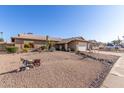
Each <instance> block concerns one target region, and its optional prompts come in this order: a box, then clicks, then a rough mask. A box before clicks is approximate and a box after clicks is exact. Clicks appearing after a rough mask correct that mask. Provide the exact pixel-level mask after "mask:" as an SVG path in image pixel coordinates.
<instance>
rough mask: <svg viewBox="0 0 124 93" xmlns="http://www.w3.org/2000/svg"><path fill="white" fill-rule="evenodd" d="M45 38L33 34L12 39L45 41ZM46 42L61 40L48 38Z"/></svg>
mask: <svg viewBox="0 0 124 93" xmlns="http://www.w3.org/2000/svg"><path fill="white" fill-rule="evenodd" d="M46 37H47V36H40V35H33V34H19V35H18V36H15V37H12V38H17V39H33V40H46ZM48 40H52V41H61V40H62V39H61V38H55V37H48Z"/></svg>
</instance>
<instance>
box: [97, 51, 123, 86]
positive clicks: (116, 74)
mask: <svg viewBox="0 0 124 93" xmlns="http://www.w3.org/2000/svg"><path fill="white" fill-rule="evenodd" d="M99 53H102V54H110V55H118V56H121V57H120V58H119V59H118V61H117V62H116V63H115V64H114V66H113V68H112V69H111V71H110V73H109V74H108V76H107V77H106V79H105V80H104V82H103V84H102V86H101V88H124V53H111V52H99Z"/></svg>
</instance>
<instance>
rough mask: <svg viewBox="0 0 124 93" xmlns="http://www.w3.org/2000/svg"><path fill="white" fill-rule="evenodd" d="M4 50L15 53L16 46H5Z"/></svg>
mask: <svg viewBox="0 0 124 93" xmlns="http://www.w3.org/2000/svg"><path fill="white" fill-rule="evenodd" d="M6 50H7V52H8V53H16V52H17V51H18V47H15V46H11V47H10V46H9V47H6Z"/></svg>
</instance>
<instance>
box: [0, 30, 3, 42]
mask: <svg viewBox="0 0 124 93" xmlns="http://www.w3.org/2000/svg"><path fill="white" fill-rule="evenodd" d="M0 35H1V37H0V42H3V41H4V40H3V32H0Z"/></svg>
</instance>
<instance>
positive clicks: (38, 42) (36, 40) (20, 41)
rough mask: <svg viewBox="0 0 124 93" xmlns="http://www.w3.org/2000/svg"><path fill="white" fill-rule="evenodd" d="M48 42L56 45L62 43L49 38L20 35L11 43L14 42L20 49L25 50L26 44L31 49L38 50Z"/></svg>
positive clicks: (57, 39)
mask: <svg viewBox="0 0 124 93" xmlns="http://www.w3.org/2000/svg"><path fill="white" fill-rule="evenodd" d="M47 41H51V42H55V43H56V42H59V41H61V39H60V38H54V37H48V36H37V35H33V34H18V36H15V37H12V38H11V42H13V43H14V44H15V46H16V47H18V48H19V49H23V48H24V46H25V44H29V45H30V48H38V47H41V46H42V45H45V44H46V42H47Z"/></svg>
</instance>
